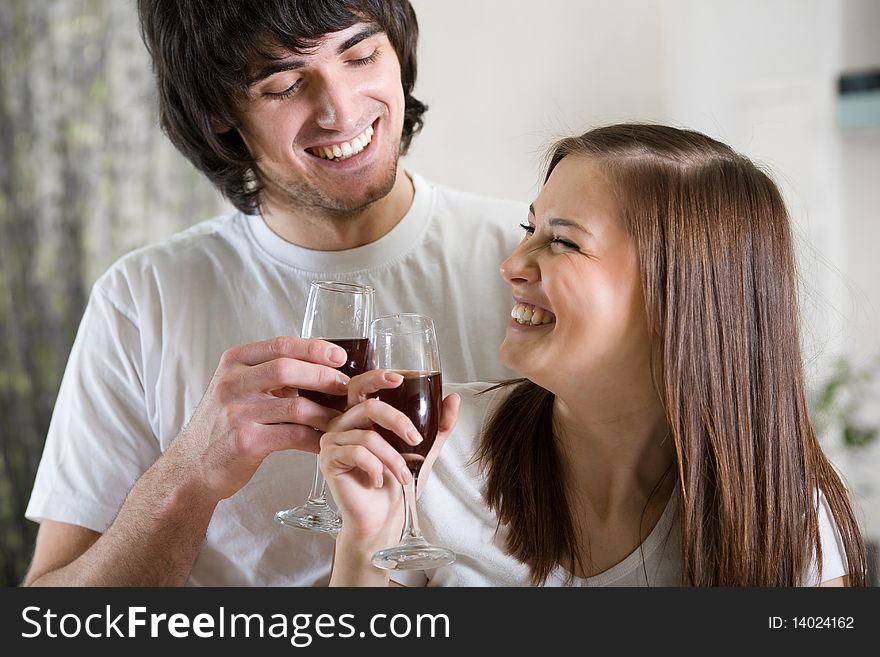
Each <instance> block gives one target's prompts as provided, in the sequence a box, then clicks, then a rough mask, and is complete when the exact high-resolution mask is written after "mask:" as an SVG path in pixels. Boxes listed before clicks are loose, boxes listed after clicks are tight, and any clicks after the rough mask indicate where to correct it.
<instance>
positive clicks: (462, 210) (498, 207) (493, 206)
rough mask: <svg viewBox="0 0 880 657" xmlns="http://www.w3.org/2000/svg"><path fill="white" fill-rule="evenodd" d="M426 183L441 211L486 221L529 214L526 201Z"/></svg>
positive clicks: (428, 181) (437, 207)
mask: <svg viewBox="0 0 880 657" xmlns="http://www.w3.org/2000/svg"><path fill="white" fill-rule="evenodd" d="M426 183H427V184H428V185H430V186H431V187H432V188H433V190H434V195H435V208H436V209H438V210H440V211H442V210H444V209H448V210H450V211H452V212H454V213H455V214H457V215H465V216H470V215H473V216H479V217H483V218H486V219H495V218H507V217H510V216H517V217H522V216H523V214H522V213H523V212H528V208H529V206H528V203H526V202H525V201H518V200H515V199H509V198H500V197H496V196H490V195H486V194H478V193H476V192H472V191H468V190H464V189H459V188H457V187H451V186H449V185H445V184H442V183H438V182H436V181H433V180H426Z"/></svg>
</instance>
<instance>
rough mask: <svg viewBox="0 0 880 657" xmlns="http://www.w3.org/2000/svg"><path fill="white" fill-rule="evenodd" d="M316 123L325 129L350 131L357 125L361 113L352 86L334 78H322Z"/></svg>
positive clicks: (317, 97) (317, 101) (318, 92)
mask: <svg viewBox="0 0 880 657" xmlns="http://www.w3.org/2000/svg"><path fill="white" fill-rule="evenodd" d="M316 103H317V108H316V118H315V121H316V123H317V124H318V125H319V126H321V127H322V128H324V129H325V130H333V131H336V132H348V131H350V130H352V129H353V128H355V127H356V126H357V121H358V119H359V117H360V113H359V112H358V110H357V100H356V95H355V92H354V90H352V89H351V87H349V86H346V85H344V84H340V83H339V82H337V81H335V80H332V79H325V80H322V81H321V83H320V85H319V88H318V89H317V91H316Z"/></svg>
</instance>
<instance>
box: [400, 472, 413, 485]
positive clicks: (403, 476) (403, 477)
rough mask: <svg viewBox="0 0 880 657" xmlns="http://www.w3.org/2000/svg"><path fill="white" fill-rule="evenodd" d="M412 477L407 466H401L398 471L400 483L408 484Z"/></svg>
mask: <svg viewBox="0 0 880 657" xmlns="http://www.w3.org/2000/svg"><path fill="white" fill-rule="evenodd" d="M411 479H412V473H411V472H410V471H409V468H403V469H402V470H401V471H400V481H401V483H404V484H408V483H409V482H410V480H411Z"/></svg>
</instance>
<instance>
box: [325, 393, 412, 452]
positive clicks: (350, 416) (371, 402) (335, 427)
mask: <svg viewBox="0 0 880 657" xmlns="http://www.w3.org/2000/svg"><path fill="white" fill-rule="evenodd" d="M373 425H379V426H380V427H382V428H384V429H388V430H389V431H392V432H394V433H395V434H397V435H398V436H399V437H400V439H401V440H403V441H404V442H406V443H409V444H410V445H418V444H419V443H420V442H422V436H421V434H420V433H419V432H418V431H417V430H416V427H415V425H414V424H413V423H412V420H410V419H409V418H408V417H407V416H406V414H404V413H401V412H400V411H398V410H397V409H396V408H394V407H392V406H389V405H388V404H386V403H385V402H381V401H379V400H378V399H367V400H366V401H363V402H361V403H360V404H357V405H355V406H352V407H351V408H350V409H348V410H347V411H346V412H345V413H343V414H342V415H340V416H339V417H336V418H334V419H333V420H331V421H330V425H329V426H330V430H331V431H336V432H342V431H350V430H352V429H372V428H373Z"/></svg>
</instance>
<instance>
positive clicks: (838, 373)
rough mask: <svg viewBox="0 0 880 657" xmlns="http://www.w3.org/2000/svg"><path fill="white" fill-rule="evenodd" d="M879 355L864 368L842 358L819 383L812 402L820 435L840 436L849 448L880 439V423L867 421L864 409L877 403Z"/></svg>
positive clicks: (813, 417) (862, 445)
mask: <svg viewBox="0 0 880 657" xmlns="http://www.w3.org/2000/svg"><path fill="white" fill-rule="evenodd" d="M878 382H880V356H877V357H875V358H874V359H873V360H871V361H869V362H868V363H867V364H865V365H863V366H860V367H859V366H856V365H855V364H853V363H852V362H851V361H850V359H849V358H847V357H845V356H840V357H839V358H838V359H837V360H836V361H835V363H834V365H833V367H832V368H831V371H830V372H829V374H828V375H827V376H826V377H825V378H824V379H823V380H822V381H821V382H820V383H819V385H818V386H817V388H816V389H815V392H814V394H813V398H812V400H811V404H810V408H811V418H812V421H813V425H814V427H815V428H816V432H817V434H818V435H820V436H826V437H827V436H833V435H835V434H838V435H839V437H840V440H841V442H842V444H843V445H844V446H845V447H847V448H849V449H860V448H863V447H866V446H867V445H870V444H871V443H873V442H874V441H875V440H877V437H878V436H880V423H878V422H871V421H868V420H866V419H865V414H864V409H865V408H867V405H868V404H869V403H870V402H871V401H874V402H875V403H876V400H877V384H878Z"/></svg>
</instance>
